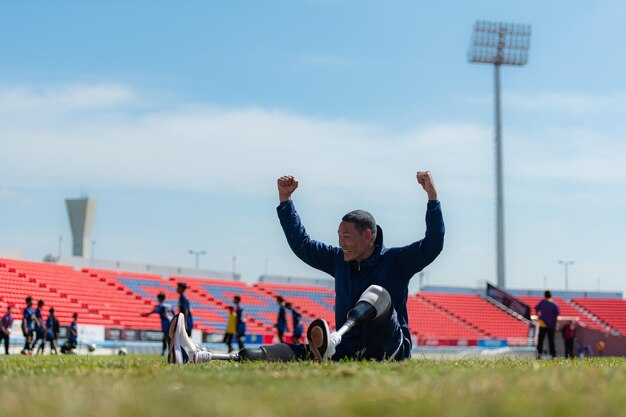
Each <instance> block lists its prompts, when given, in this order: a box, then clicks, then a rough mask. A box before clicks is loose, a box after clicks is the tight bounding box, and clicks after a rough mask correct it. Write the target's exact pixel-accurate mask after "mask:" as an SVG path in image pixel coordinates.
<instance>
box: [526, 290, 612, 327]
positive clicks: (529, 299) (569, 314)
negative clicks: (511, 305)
mask: <svg viewBox="0 0 626 417" xmlns="http://www.w3.org/2000/svg"><path fill="white" fill-rule="evenodd" d="M517 298H518V299H519V300H521V301H522V302H524V303H526V304H528V305H529V306H530V308H531V311H532V313H533V314H535V306H536V305H537V304H538V303H539V302H540V301H541V300H543V299H544V298H543V297H538V296H518V297H517ZM553 300H554V302H555V303H556V304H557V305H558V306H559V311H560V314H559V318H561V319H570V320H571V319H574V320H577V321H578V322H579V323H580V324H581V325H582V326H584V327H587V328H589V329H594V330H599V331H603V332H608V331H610V330H611V328H610V326H608V325H607V324H606V323H603V322H602V321H601V320H599V319H598V318H596V317H594V316H592V315H591V314H589V313H588V312H586V311H585V310H584V309H582V308H580V307H579V306H578V305H576V304H575V303H572V302H570V301H568V300H566V299H564V298H561V297H553Z"/></svg>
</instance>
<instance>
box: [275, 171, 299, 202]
mask: <svg viewBox="0 0 626 417" xmlns="http://www.w3.org/2000/svg"><path fill="white" fill-rule="evenodd" d="M277 183H278V198H279V199H280V202H281V203H282V202H283V201H288V200H291V194H293V192H294V191H296V188H298V180H297V179H296V178H295V177H293V176H292V175H284V176H282V177H280V178H278V181H277Z"/></svg>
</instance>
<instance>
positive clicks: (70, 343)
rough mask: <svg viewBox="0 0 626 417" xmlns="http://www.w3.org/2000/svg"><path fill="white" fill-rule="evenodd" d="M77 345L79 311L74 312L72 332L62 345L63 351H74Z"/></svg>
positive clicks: (71, 325)
mask: <svg viewBox="0 0 626 417" xmlns="http://www.w3.org/2000/svg"><path fill="white" fill-rule="evenodd" d="M76 346H78V313H74V314H72V323H71V324H70V334H69V335H68V336H67V341H66V342H65V343H64V344H63V346H61V353H74V349H76Z"/></svg>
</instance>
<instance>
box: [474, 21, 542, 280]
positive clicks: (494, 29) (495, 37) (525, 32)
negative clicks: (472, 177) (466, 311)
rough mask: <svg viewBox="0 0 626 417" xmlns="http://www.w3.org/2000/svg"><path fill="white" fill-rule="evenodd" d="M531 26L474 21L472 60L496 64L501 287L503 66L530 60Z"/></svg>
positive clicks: (499, 268) (501, 272)
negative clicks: (501, 105) (501, 67)
mask: <svg viewBox="0 0 626 417" xmlns="http://www.w3.org/2000/svg"><path fill="white" fill-rule="evenodd" d="M529 47H530V25H521V24H516V23H500V22H485V21H480V20H479V21H477V22H476V24H474V32H473V35H472V43H471V47H470V52H469V61H470V62H473V63H480V64H493V66H494V68H495V110H496V138H495V145H496V235H497V245H496V256H497V274H498V287H500V288H504V287H505V273H504V272H505V268H504V203H503V201H504V195H503V188H504V187H503V181H502V125H501V122H500V66H501V65H515V66H522V65H525V64H526V62H527V61H528V48H529Z"/></svg>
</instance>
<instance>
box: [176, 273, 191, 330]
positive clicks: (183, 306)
mask: <svg viewBox="0 0 626 417" xmlns="http://www.w3.org/2000/svg"><path fill="white" fill-rule="evenodd" d="M186 289H187V284H186V283H184V282H179V283H178V284H177V286H176V292H177V293H178V294H179V295H180V298H179V299H178V312H179V313H182V314H183V315H184V316H185V329H186V331H187V336H190V337H191V331H192V329H193V316H192V315H191V306H190V303H189V298H187V296H186V295H185V290H186Z"/></svg>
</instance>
